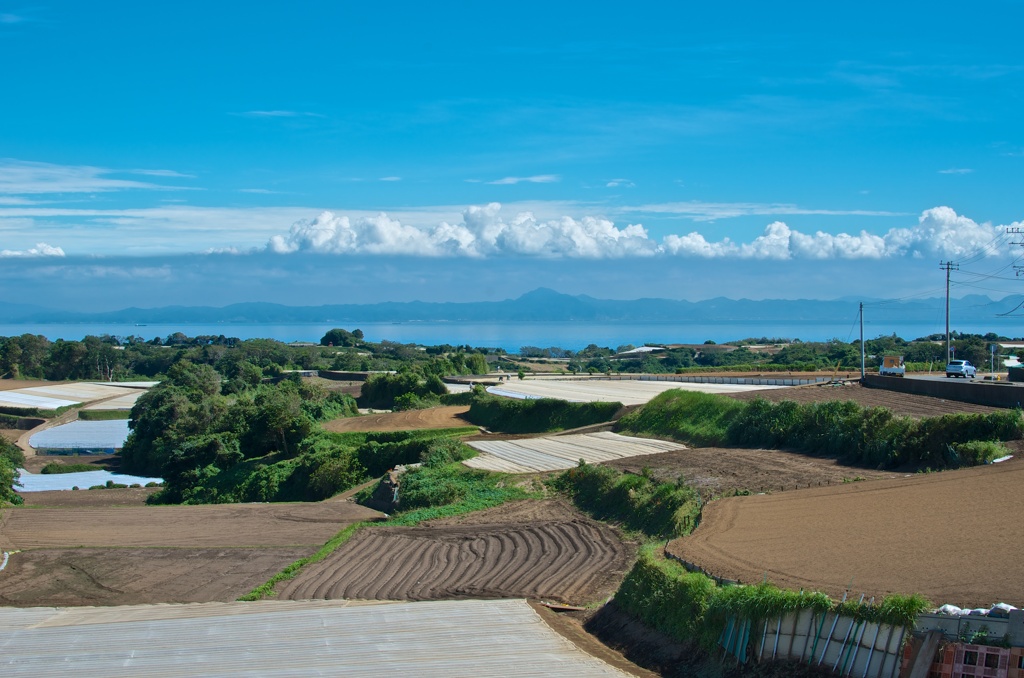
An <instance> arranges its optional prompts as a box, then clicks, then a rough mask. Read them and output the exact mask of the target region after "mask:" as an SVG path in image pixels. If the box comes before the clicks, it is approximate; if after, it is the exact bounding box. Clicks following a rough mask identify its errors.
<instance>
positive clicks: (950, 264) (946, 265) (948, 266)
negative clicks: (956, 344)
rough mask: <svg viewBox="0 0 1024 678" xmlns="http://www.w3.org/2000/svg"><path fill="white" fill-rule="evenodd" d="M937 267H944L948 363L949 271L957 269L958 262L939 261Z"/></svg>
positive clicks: (949, 358)
mask: <svg viewBox="0 0 1024 678" xmlns="http://www.w3.org/2000/svg"><path fill="white" fill-rule="evenodd" d="M939 268H940V269H945V271H946V362H947V363H948V362H949V361H950V360H952V358H951V357H950V350H949V347H950V344H949V272H950V271H959V270H960V264H954V263H953V262H952V261H947V262H946V263H942V262H941V261H940V262H939Z"/></svg>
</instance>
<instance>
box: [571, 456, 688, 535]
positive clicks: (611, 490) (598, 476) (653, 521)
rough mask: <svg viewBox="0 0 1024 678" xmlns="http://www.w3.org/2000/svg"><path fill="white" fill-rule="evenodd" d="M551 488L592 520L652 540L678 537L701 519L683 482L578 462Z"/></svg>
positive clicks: (686, 532)
mask: <svg viewBox="0 0 1024 678" xmlns="http://www.w3.org/2000/svg"><path fill="white" fill-rule="evenodd" d="M552 485H553V486H554V487H555V489H557V490H559V491H562V492H564V493H566V494H567V495H568V496H569V497H570V498H571V499H572V500H573V503H575V504H576V505H577V506H578V507H579V508H581V509H583V510H584V511H586V512H588V513H590V514H591V515H592V516H594V517H595V518H598V519H600V520H614V521H616V522H619V523H621V524H623V525H625V526H626V527H627V528H629V529H633V530H639V531H641V532H643V533H644V534H646V535H648V536H651V537H661V538H673V537H681V536H683V535H686V534H689V533H690V532H692V531H693V529H694V528H695V527H697V522H698V520H699V519H700V510H701V500H700V495H699V494H698V493H697V491H696V490H695V489H693V488H692V487H690V486H689V485H687V484H685V483H683V482H679V483H658V482H655V481H654V480H652V479H651V478H649V477H648V476H646V475H634V474H630V473H622V472H619V471H616V470H614V469H611V468H609V467H607V466H600V465H594V464H587V463H584V462H580V464H579V466H577V467H575V468H571V469H569V470H568V471H565V472H564V473H562V474H560V475H558V476H556V477H555V478H554V479H553V480H552Z"/></svg>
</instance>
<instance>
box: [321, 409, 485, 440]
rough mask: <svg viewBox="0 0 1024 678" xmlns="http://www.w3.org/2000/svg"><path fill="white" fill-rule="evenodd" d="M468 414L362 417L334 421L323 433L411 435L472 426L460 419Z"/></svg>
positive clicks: (435, 411) (408, 413) (462, 411)
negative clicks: (427, 430)
mask: <svg viewBox="0 0 1024 678" xmlns="http://www.w3.org/2000/svg"><path fill="white" fill-rule="evenodd" d="M466 412H469V407H468V406H466V405H451V406H447V407H431V408H430V409H427V410H406V411H404V412H382V413H380V414H364V415H363V416H361V417H347V418H344V419H335V420H334V421H329V422H327V423H326V424H324V429H325V430H327V431H334V432H335V433H348V432H350V431H412V430H414V429H420V428H457V427H459V426H472V424H470V423H469V422H468V421H466V420H465V419H462V418H461V417H460V416H459V415H462V414H465V413H466Z"/></svg>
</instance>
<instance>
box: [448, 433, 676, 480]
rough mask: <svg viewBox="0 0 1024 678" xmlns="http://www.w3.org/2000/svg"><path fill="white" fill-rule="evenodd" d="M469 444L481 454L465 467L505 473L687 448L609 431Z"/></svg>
mask: <svg viewBox="0 0 1024 678" xmlns="http://www.w3.org/2000/svg"><path fill="white" fill-rule="evenodd" d="M467 444H468V445H469V446H470V447H472V448H473V449H475V450H478V451H480V452H481V453H482V454H480V455H479V456H476V457H473V458H472V459H467V460H466V461H464V462H462V463H463V464H465V465H466V466H469V467H471V468H480V469H485V470H488V471H501V472H504V473H536V472H538V471H559V470H562V469H567V468H572V467H573V466H576V465H577V464H578V463H579V461H580V459H582V460H584V461H585V462H587V463H588V464H597V463H600V462H602V461H613V460H615V459H624V458H626V457H636V456H640V455H644V454H658V453H661V452H670V451H672V450H681V449H684V448H685V445H681V444H680V443H671V442H667V441H664V440H653V439H650V438H633V437H630V436H620V435H619V434H617V433H610V432H602V433H586V434H582V435H567V436H548V437H544V438H523V439H520V440H476V441H472V442H469V443H467Z"/></svg>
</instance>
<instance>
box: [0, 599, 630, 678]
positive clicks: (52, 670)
mask: <svg viewBox="0 0 1024 678" xmlns="http://www.w3.org/2000/svg"><path fill="white" fill-rule="evenodd" d="M47 612H49V614H47ZM0 629H5V631H4V636H5V639H4V640H3V641H2V646H3V653H0V674H2V675H3V676H4V677H5V678H7V677H9V676H48V675H49V676H52V675H58V674H59V675H77V676H111V677H115V676H207V675H261V676H372V677H373V678H379V677H380V676H422V677H424V678H432V677H434V676H437V677H439V678H456V677H457V676H473V677H476V676H509V675H515V676H517V677H521V678H526V677H532V676H579V677H581V678H589V677H590V676H624V675H625V674H623V673H621V672H620V671H618V670H617V669H615V668H613V667H612V666H610V665H608V664H605V663H604V662H602V661H600V660H599V659H596V658H594V657H591V656H590V655H588V654H586V653H584V652H583V651H581V650H580V649H579V648H577V647H576V646H575V645H573V644H572V643H571V642H569V641H568V640H566V639H565V638H563V637H562V636H560V635H558V634H557V633H556V632H555V631H553V630H552V629H551V628H550V627H549V626H548V625H547V624H545V623H544V621H543V620H542V619H541V618H540V617H539V616H538V615H537V613H536V612H534V611H533V610H532V609H531V608H530V606H529V605H527V603H526V601H524V600H448V601H430V602H420V603H385V604H371V605H351V604H349V603H347V602H342V601H332V602H331V603H325V602H324V601H303V602H296V603H289V602H287V601H282V602H277V601H272V602H271V601H265V602H260V603H226V604H219V603H212V604H211V603H206V604H199V605H196V604H193V605H173V606H166V605H158V606H148V607H145V606H129V607H120V608H116V607H115V608H80V609H73V608H65V609H54V608H35V609H33V608H28V609H18V608H0Z"/></svg>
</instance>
